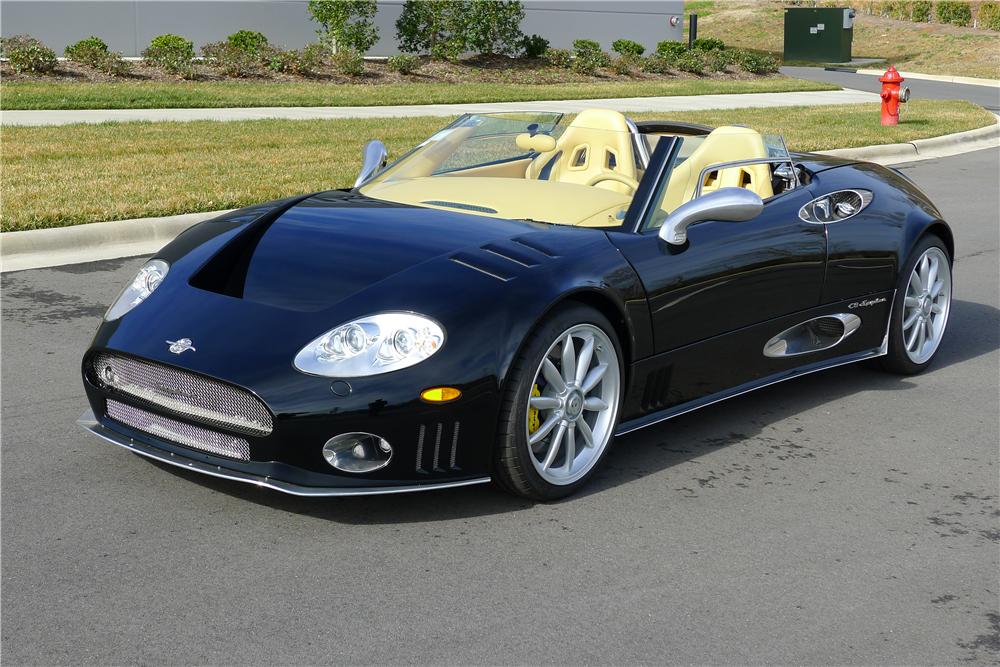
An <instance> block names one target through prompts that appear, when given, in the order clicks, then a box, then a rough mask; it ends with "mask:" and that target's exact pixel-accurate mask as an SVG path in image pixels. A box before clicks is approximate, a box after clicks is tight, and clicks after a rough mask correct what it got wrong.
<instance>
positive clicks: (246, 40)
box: [226, 30, 268, 58]
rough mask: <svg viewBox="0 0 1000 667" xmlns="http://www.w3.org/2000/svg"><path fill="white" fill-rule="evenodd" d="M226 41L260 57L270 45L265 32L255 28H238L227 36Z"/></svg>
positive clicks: (244, 51)
mask: <svg viewBox="0 0 1000 667" xmlns="http://www.w3.org/2000/svg"><path fill="white" fill-rule="evenodd" d="M226 43H227V44H229V46H231V47H233V48H234V49H239V50H240V51H242V52H243V53H245V54H247V55H248V56H251V57H253V58H260V57H261V56H262V55H263V54H264V51H265V49H266V48H267V46H268V43H267V37H266V36H265V35H264V33H262V32H257V31H255V30H238V31H236V32H234V33H233V34H231V35H230V36H229V37H227V38H226Z"/></svg>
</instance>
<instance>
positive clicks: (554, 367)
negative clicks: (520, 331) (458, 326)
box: [493, 304, 624, 501]
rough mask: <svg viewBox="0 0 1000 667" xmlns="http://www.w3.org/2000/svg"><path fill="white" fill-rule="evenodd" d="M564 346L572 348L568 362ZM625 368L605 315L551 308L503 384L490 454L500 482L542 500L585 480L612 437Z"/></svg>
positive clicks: (582, 309)
mask: <svg viewBox="0 0 1000 667" xmlns="http://www.w3.org/2000/svg"><path fill="white" fill-rule="evenodd" d="M567 338H569V339H571V340H572V347H567V345H566V342H565V341H566V340H567ZM588 340H589V341H592V344H589V347H590V354H589V359H587V348H588ZM567 350H569V351H571V352H572V353H573V360H572V363H570V364H568V368H567V361H568V358H567V357H566V356H565V355H564V352H566V351H567ZM584 361H586V362H587V367H586V370H583V368H582V366H581V364H582V363H583V362H584ZM601 366H603V367H604V368H603V371H602V370H601V368H600V367H601ZM574 369H579V373H577V372H573V371H574ZM623 369H624V364H623V362H622V355H621V345H620V343H619V341H618V336H617V335H616V334H615V329H614V327H613V326H612V325H611V323H610V322H608V320H607V318H606V317H604V316H603V315H602V314H601V313H599V312H598V311H596V310H594V309H592V308H588V307H586V306H583V305H576V304H574V305H568V306H562V307H559V308H557V309H556V310H554V311H553V312H552V313H551V314H550V315H549V316H548V317H547V318H546V319H545V320H544V321H543V322H542V323H541V324H540V325H539V326H538V327H537V328H536V329H535V330H534V331H533V332H532V333H531V334H530V335H529V336H528V338H527V340H526V341H525V344H524V345H523V346H522V349H521V352H520V353H519V355H518V357H517V359H516V360H515V362H514V364H513V365H512V366H511V370H510V372H509V374H508V377H507V381H506V383H505V386H504V393H503V400H502V404H501V407H500V417H499V422H498V426H497V443H496V447H495V448H494V452H495V453H494V461H493V463H494V465H493V468H494V479H495V480H496V482H497V483H498V485H499V486H500V487H501V488H503V489H504V490H506V491H509V492H511V493H513V494H515V495H519V496H523V497H525V498H531V499H533V500H542V501H547V500H556V499H558V498H562V497H565V496H568V495H570V494H572V493H574V492H575V491H576V490H577V489H579V488H580V487H581V486H583V485H584V484H586V483H587V480H588V479H590V477H591V475H592V474H593V473H594V471H595V470H596V469H597V468H598V467H599V464H600V463H601V461H602V460H603V458H604V456H605V455H606V454H607V452H608V450H609V449H610V447H611V443H612V441H613V439H614V431H615V428H616V427H617V425H618V415H619V412H620V408H621V402H622V395H623V393H624V372H623ZM568 371H569V372H568ZM553 372H554V373H555V376H553ZM567 378H569V379H568V380H567ZM581 378H582V379H581ZM595 378H597V379H596V381H595ZM560 381H561V382H560ZM560 384H562V385H563V386H562V387H560V386H559V385H560ZM529 400H530V401H531V402H532V403H533V405H532V406H529ZM602 405H603V406H604V407H602ZM532 410H535V414H534V417H535V418H534V420H533V421H531V418H532V414H531V411H532ZM588 434H589V435H588ZM553 445H554V450H555V451H553ZM567 452H572V453H573V457H572V458H570V457H569V456H568V454H567Z"/></svg>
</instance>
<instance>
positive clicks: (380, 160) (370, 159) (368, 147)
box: [354, 139, 389, 187]
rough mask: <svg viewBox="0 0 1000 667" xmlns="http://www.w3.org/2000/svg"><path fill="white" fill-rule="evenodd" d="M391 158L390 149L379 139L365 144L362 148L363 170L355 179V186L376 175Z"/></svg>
mask: <svg viewBox="0 0 1000 667" xmlns="http://www.w3.org/2000/svg"><path fill="white" fill-rule="evenodd" d="M388 160H389V151H387V150H386V149H385V144H383V143H382V142H381V141H379V140H378V139H374V140H372V141H369V142H368V143H367V144H365V147H364V148H363V149H362V150H361V172H360V173H359V174H358V178H357V180H356V181H354V187H359V186H360V185H362V184H363V183H364V182H365V181H367V180H368V179H369V178H371V177H372V176H374V175H375V174H376V172H378V170H379V169H381V168H382V167H384V166H385V165H386V162H388Z"/></svg>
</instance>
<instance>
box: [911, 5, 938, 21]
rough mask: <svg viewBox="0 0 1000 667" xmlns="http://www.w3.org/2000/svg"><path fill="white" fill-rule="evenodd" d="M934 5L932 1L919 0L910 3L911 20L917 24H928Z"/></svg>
mask: <svg viewBox="0 0 1000 667" xmlns="http://www.w3.org/2000/svg"><path fill="white" fill-rule="evenodd" d="M933 8H934V3H933V2H931V0H919V1H917V2H911V3H910V20H911V21H916V22H917V23H927V22H928V21H930V20H931V10H932V9H933Z"/></svg>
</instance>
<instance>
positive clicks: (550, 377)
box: [542, 357, 566, 394]
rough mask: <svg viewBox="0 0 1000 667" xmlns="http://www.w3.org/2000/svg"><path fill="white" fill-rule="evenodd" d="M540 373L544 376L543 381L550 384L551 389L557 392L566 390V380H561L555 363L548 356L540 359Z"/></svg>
mask: <svg viewBox="0 0 1000 667" xmlns="http://www.w3.org/2000/svg"><path fill="white" fill-rule="evenodd" d="M542 375H544V376H545V381H546V382H548V383H549V384H550V385H551V386H552V389H554V390H555V392H556V393H557V394H561V393H562V392H564V391H566V381H565V380H563V378H562V375H560V374H559V369H558V368H556V365H555V364H554V363H552V360H551V359H549V358H548V357H546V358H545V360H544V361H542Z"/></svg>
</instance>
